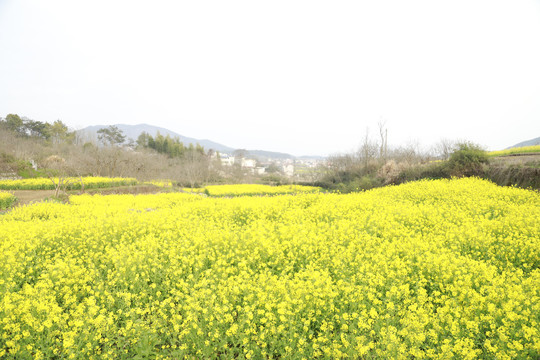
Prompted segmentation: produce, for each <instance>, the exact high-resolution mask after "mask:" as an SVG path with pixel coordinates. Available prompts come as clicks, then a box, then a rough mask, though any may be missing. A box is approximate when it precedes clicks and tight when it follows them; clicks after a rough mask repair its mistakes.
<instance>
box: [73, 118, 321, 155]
mask: <svg viewBox="0 0 540 360" xmlns="http://www.w3.org/2000/svg"><path fill="white" fill-rule="evenodd" d="M108 126H109V125H93V126H88V127H85V128H84V129H81V130H78V132H79V133H80V134H82V135H83V136H84V135H86V136H89V137H91V138H92V139H94V140H95V139H97V131H98V130H99V129H102V128H105V127H108ZM115 126H117V127H118V128H119V129H120V130H122V132H123V133H124V135H126V138H131V139H133V140H137V138H138V137H139V135H140V134H141V133H142V132H147V133H148V134H150V135H152V136H156V135H157V133H158V132H159V133H160V134H161V135H163V136H167V135H169V136H170V137H172V138H174V137H178V138H179V139H180V141H181V142H183V143H184V145H189V144H193V145H196V144H200V145H201V146H203V147H204V148H205V149H206V150H209V149H213V150H216V151H219V152H220V153H226V154H231V155H232V154H233V153H234V151H235V150H236V149H235V148H232V147H229V146H226V145H223V144H219V143H216V142H214V141H211V140H207V139H202V140H201V139H194V138H190V137H187V136H183V135H180V134H178V133H176V132H174V131H171V130H169V129H165V128H162V127H158V126H153V125H148V124H138V125H126V124H115ZM246 153H247V156H251V157H256V158H259V159H260V160H266V159H294V158H295V157H294V156H293V155H291V154H286V153H280V152H274V151H264V150H246ZM302 158H314V157H312V156H305V157H302Z"/></svg>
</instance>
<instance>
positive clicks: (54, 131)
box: [48, 120, 75, 144]
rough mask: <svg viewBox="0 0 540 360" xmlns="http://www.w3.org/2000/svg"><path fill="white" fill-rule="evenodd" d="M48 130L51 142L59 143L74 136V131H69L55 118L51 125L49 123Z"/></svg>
mask: <svg viewBox="0 0 540 360" xmlns="http://www.w3.org/2000/svg"><path fill="white" fill-rule="evenodd" d="M48 132H49V136H50V139H51V141H52V142H53V144H61V143H63V142H66V141H70V140H72V139H74V138H75V132H70V131H69V129H68V127H67V125H66V124H64V123H63V122H62V121H61V120H56V121H55V122H54V123H52V125H51V124H49V126H48Z"/></svg>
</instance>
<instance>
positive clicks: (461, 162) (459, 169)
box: [447, 142, 489, 176]
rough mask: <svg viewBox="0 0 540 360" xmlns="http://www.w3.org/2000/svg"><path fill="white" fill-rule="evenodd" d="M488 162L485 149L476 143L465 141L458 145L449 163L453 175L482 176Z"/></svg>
mask: <svg viewBox="0 0 540 360" xmlns="http://www.w3.org/2000/svg"><path fill="white" fill-rule="evenodd" d="M488 163H489V160H488V155H487V152H486V151H485V150H483V149H482V148H481V147H480V146H478V145H476V144H473V143H470V142H463V143H459V144H457V145H456V150H455V151H454V152H453V153H452V154H450V159H449V160H448V163H447V165H448V168H449V170H450V174H451V175H452V176H481V175H482V174H483V172H484V170H483V166H484V165H485V164H488Z"/></svg>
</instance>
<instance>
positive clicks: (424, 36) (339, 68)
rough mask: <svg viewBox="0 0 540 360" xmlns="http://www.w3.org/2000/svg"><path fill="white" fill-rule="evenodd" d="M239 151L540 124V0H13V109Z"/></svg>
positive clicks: (484, 134)
mask: <svg viewBox="0 0 540 360" xmlns="http://www.w3.org/2000/svg"><path fill="white" fill-rule="evenodd" d="M8 113H17V114H19V115H21V116H27V117H29V118H32V119H35V120H40V121H48V122H52V121H54V120H56V119H61V120H62V121H64V122H65V123H67V124H68V125H69V126H71V127H73V128H83V127H85V126H88V125H96V124H115V123H126V124H138V123H148V124H152V125H156V126H162V127H166V128H169V129H171V130H173V131H176V132H178V133H180V134H182V135H185V136H190V137H195V138H207V139H210V140H213V141H216V142H220V143H223V144H224V145H228V146H231V147H236V148H247V149H264V150H273V151H283V152H289V153H292V154H295V155H304V154H310V155H327V154H330V153H336V152H342V151H351V150H354V149H356V148H357V147H358V145H359V144H360V142H361V141H362V139H363V136H364V133H365V131H366V128H367V127H369V128H370V133H371V134H373V135H376V131H377V122H378V121H380V120H381V119H382V120H385V121H386V124H387V127H388V141H389V145H402V144H407V143H411V142H419V143H420V144H422V145H424V146H426V147H427V146H429V145H431V144H433V143H435V142H437V141H438V140H440V139H441V138H448V139H458V138H459V139H468V140H471V141H474V142H477V143H480V144H482V145H484V146H485V147H487V148H488V149H501V148H505V147H507V146H510V145H513V144H515V143H517V142H520V141H523V140H528V139H531V138H534V137H538V136H540V1H539V0H507V1H496V0H485V1H480V0H479V1H476V0H463V1H462V0H448V1H436V0H426V1H403V0H396V1H384V0H376V1H375V0H373V1H315V0H307V1H295V0H285V1H279V0H272V1H255V0H246V1H223V0H221V1H205V0H200V1H133V0H131V1H119V0H115V1H111V0H108V1H96V0H92V1H75V0H66V1H57V0H47V1H40V0H35V1H29V0H28V1H27V0H0V116H2V117H5V116H6V115H7V114H8Z"/></svg>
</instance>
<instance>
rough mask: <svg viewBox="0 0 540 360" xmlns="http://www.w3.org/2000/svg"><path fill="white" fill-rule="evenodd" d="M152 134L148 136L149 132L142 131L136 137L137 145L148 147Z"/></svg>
mask: <svg viewBox="0 0 540 360" xmlns="http://www.w3.org/2000/svg"><path fill="white" fill-rule="evenodd" d="M151 137H152V136H150V134H149V133H147V132H146V131H143V132H142V133H141V134H140V135H139V137H138V138H137V146H139V147H141V148H146V147H148V145H149V144H148V142H149V140H150V138H151Z"/></svg>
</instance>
